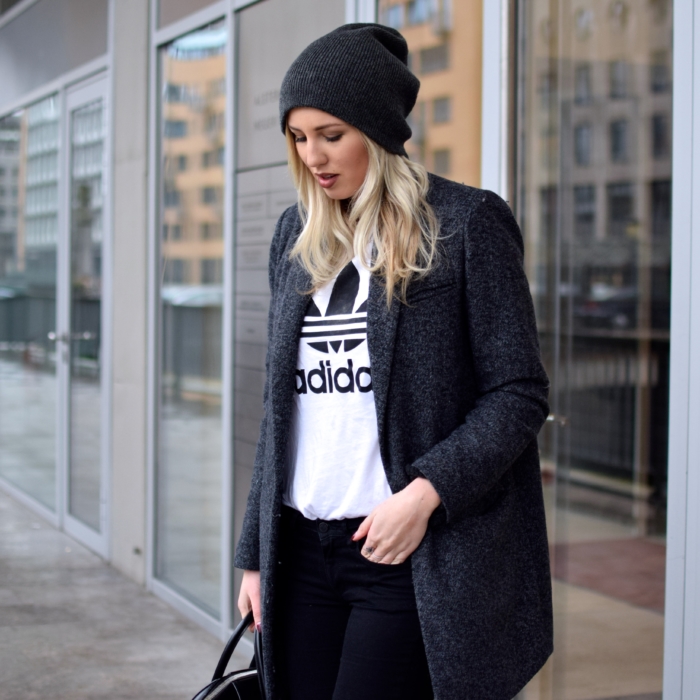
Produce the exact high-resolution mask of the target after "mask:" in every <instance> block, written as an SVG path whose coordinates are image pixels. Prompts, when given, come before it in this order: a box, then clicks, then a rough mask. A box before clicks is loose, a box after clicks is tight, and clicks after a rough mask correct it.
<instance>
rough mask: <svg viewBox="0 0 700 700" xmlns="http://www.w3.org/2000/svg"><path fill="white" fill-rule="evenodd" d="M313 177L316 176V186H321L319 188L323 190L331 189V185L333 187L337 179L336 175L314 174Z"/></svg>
mask: <svg viewBox="0 0 700 700" xmlns="http://www.w3.org/2000/svg"><path fill="white" fill-rule="evenodd" d="M314 175H316V179H317V180H318V184H319V185H321V187H323V188H324V189H328V188H329V187H333V185H335V182H336V180H337V179H338V175H337V173H335V174H334V173H314Z"/></svg>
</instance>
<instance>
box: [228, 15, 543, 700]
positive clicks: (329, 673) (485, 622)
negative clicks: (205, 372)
mask: <svg viewBox="0 0 700 700" xmlns="http://www.w3.org/2000/svg"><path fill="white" fill-rule="evenodd" d="M406 61H407V46H406V43H405V41H404V39H403V37H402V36H401V35H400V34H399V33H398V32H396V31H394V30H391V29H388V28H386V27H382V26H379V25H372V24H354V25H346V26H343V27H341V28H339V29H337V30H335V31H334V32H331V33H330V34H328V35H326V36H324V37H322V38H321V39H319V40H318V41H316V42H314V43H313V44H311V45H310V46H309V47H307V49H305V50H304V52H302V54H301V55H300V56H299V57H298V58H297V60H296V61H295V62H294V63H293V64H292V66H291V68H290V69H289V71H288V73H287V75H286V76H285V79H284V82H283V85H282V90H281V96H280V117H281V126H282V131H283V133H285V134H286V136H287V140H288V144H289V160H290V166H291V172H292V176H293V179H294V182H295V184H296V187H297V189H298V193H299V202H300V206H299V207H298V208H297V207H292V208H290V209H288V210H287V211H286V212H284V214H283V215H282V217H281V218H280V220H279V222H278V225H277V229H276V232H275V236H274V239H273V241H272V245H271V249H270V264H269V277H270V290H271V302H270V316H269V326H268V332H269V348H268V357H267V383H266V387H265V395H264V408H265V412H264V419H263V423H262V427H261V435H260V441H259V444H258V449H257V455H256V460H255V469H254V473H253V481H252V486H251V491H250V496H249V500H248V507H247V511H246V514H245V518H244V523H243V532H242V536H241V539H240V541H239V543H238V547H237V551H236V557H235V562H236V566H237V567H239V568H242V569H244V575H243V583H242V586H241V592H240V597H239V608H240V611H241V613H242V614H244V613H246V612H247V611H249V610H250V609H251V608H252V610H253V612H254V617H255V621H256V624H258V625H262V628H263V629H264V635H263V640H264V646H265V677H266V680H267V686H268V692H269V695H270V698H271V700H273V699H274V700H276V699H277V698H289V699H291V700H302V699H303V700H331V699H332V700H373V699H375V698H376V699H377V700H380V699H381V700H389V699H391V698H397V699H398V698H401V700H412V699H415V700H427V699H428V698H432V697H435V698H437V700H464V699H465V698H473V699H475V700H476V699H478V700H510V699H511V698H512V697H513V696H514V695H516V694H517V693H518V691H519V690H520V689H521V688H522V687H523V686H524V685H525V684H526V683H527V681H528V680H529V679H530V678H531V677H532V676H533V675H534V674H535V673H536V672H537V670H538V669H539V668H540V667H541V666H542V664H543V663H544V662H545V660H546V659H547V657H548V656H549V654H550V653H551V650H552V611H551V588H550V579H549V562H548V550H547V537H546V531H545V519H544V508H543V500H542V489H541V481H540V470H539V460H538V451H537V442H536V436H537V433H538V431H539V429H540V427H541V426H542V424H543V422H544V420H545V418H546V415H547V410H548V408H547V388H548V383H547V377H546V375H545V373H544V370H543V368H542V365H541V362H540V355H539V348H538V343H537V333H536V328H535V319H534V313H533V308H532V301H531V298H530V294H529V289H528V284H527V281H526V279H525V275H524V272H523V266H522V257H523V245H522V238H521V235H520V232H519V230H518V226H517V224H516V223H515V221H514V219H513V217H512V215H511V212H510V210H509V208H508V206H507V205H506V204H505V203H504V202H503V201H502V200H501V199H500V198H499V197H497V196H496V195H494V194H492V193H490V192H486V191H482V190H477V189H473V188H469V187H465V186H463V185H458V184H456V183H453V182H450V181H447V180H444V179H442V178H439V177H435V176H432V175H430V176H429V175H427V173H425V171H424V169H423V168H422V167H420V166H419V165H417V164H415V163H411V162H410V161H409V160H408V158H407V157H406V152H405V150H404V143H405V141H406V140H407V139H408V138H409V137H410V135H411V131H410V128H409V126H408V124H407V123H406V117H407V115H408V114H409V113H410V111H411V109H412V108H413V105H414V103H415V100H416V96H417V93H418V86H419V83H418V80H417V79H416V78H415V77H414V76H413V75H412V74H411V73H410V71H409V70H408V68H407V66H406Z"/></svg>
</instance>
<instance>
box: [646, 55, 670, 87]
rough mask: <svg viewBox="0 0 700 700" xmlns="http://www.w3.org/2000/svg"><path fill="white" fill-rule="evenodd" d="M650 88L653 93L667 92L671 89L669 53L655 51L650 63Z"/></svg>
mask: <svg viewBox="0 0 700 700" xmlns="http://www.w3.org/2000/svg"><path fill="white" fill-rule="evenodd" d="M649 87H650V89H651V91H652V92H667V91H668V90H669V88H670V87H671V70H670V66H669V65H668V51H655V52H654V53H653V54H652V55H651V61H650V63H649Z"/></svg>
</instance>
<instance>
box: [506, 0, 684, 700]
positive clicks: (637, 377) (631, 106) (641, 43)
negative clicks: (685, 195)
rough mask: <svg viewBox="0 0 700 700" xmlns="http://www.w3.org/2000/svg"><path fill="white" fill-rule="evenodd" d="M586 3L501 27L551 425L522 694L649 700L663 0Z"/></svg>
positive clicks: (553, 7) (658, 457) (538, 6)
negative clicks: (541, 556)
mask: <svg viewBox="0 0 700 700" xmlns="http://www.w3.org/2000/svg"><path fill="white" fill-rule="evenodd" d="M587 4H588V5H590V8H588V7H587V8H585V9H584V8H581V3H578V2H573V0H555V1H551V0H526V1H525V2H520V3H518V12H517V20H516V27H517V29H516V37H515V40H516V46H517V51H518V56H517V61H518V66H519V71H518V80H519V82H518V84H517V85H516V91H517V95H516V104H517V105H518V114H517V119H516V120H515V121H516V122H517V124H518V127H517V128H518V131H517V133H516V134H515V135H514V136H515V138H514V143H516V144H517V145H518V147H517V153H516V157H515V173H514V175H515V178H514V179H515V187H514V190H513V192H512V195H511V196H512V201H511V204H512V205H513V206H514V208H515V211H516V215H517V218H518V220H519V222H520V224H521V227H522V230H523V234H524V239H525V249H526V255H525V261H526V269H527V273H528V277H529V280H530V285H531V289H532V291H533V296H534V300H535V308H536V313H537V320H538V326H539V330H540V344H541V347H542V352H543V356H544V359H545V362H546V366H547V370H548V373H549V376H550V379H551V380H552V388H551V391H550V401H551V405H552V411H553V413H554V414H555V417H558V418H560V419H561V421H564V422H565V425H564V426H562V425H561V424H560V423H557V422H556V421H555V422H552V423H548V424H547V426H546V427H545V428H544V429H543V430H542V432H541V433H540V451H541V457H542V466H543V487H544V493H545V502H546V507H547V510H548V516H549V520H548V523H549V536H550V542H551V552H552V570H553V574H554V576H553V587H554V596H555V640H556V642H555V652H554V656H553V658H552V660H551V661H550V663H549V664H547V666H546V668H545V669H544V670H543V671H542V672H541V673H540V674H539V675H538V677H536V678H535V679H534V680H533V681H532V682H531V683H530V684H529V685H528V687H527V688H526V690H525V692H524V693H523V697H524V698H525V699H526V700H534V699H535V698H536V699H537V700H544V699H545V698H547V699H548V700H551V698H557V699H558V698H586V700H603V699H605V700H610V698H637V697H639V698H642V697H643V698H645V700H660V698H661V688H662V667H663V625H664V620H663V612H664V610H663V607H664V579H665V558H666V548H665V535H666V474H667V464H666V451H667V443H668V366H669V304H670V275H671V269H670V243H671V241H670V232H671V163H670V134H669V133H668V131H669V128H670V127H669V126H668V125H669V124H670V123H671V119H672V116H671V115H672V111H671V106H672V104H671V100H672V95H671V85H672V75H671V65H670V63H669V62H668V57H669V56H671V49H672V46H671V41H672V3H671V2H670V0H658V1H657V0H655V1H654V2H638V3H633V2H626V1H624V0H615V2H609V3H602V2H597V3H587ZM543 75H545V76H548V80H547V83H546V85H547V89H546V94H547V99H546V100H544V99H543V93H544V92H545V91H544V90H543V87H542V85H543V81H542V78H541V76H543ZM662 86H663V87H662ZM586 165H590V166H591V167H583V166H586ZM519 697H520V696H519Z"/></svg>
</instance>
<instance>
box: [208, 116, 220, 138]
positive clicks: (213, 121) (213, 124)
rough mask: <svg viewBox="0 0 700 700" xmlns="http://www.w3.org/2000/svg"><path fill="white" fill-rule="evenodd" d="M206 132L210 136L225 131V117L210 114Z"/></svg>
mask: <svg viewBox="0 0 700 700" xmlns="http://www.w3.org/2000/svg"><path fill="white" fill-rule="evenodd" d="M206 130H207V132H208V133H210V134H218V133H219V132H221V131H223V130H224V115H223V113H221V114H210V115H209V116H208V117H207V119H206Z"/></svg>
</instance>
